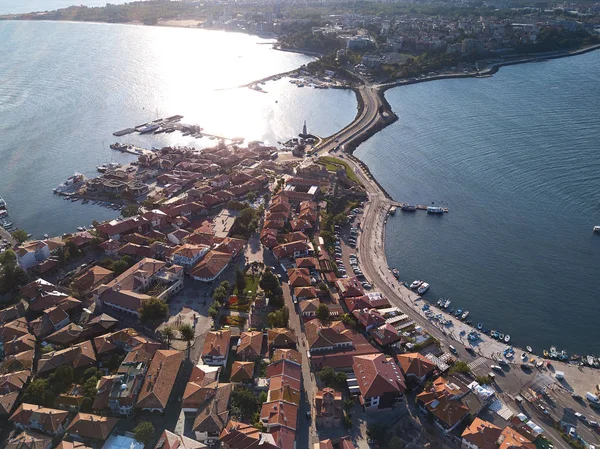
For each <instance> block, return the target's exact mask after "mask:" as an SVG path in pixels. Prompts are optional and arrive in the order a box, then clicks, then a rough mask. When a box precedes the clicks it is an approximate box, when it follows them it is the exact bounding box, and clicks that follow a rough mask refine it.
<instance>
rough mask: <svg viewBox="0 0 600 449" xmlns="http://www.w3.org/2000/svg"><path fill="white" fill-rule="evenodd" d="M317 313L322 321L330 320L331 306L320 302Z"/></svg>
mask: <svg viewBox="0 0 600 449" xmlns="http://www.w3.org/2000/svg"><path fill="white" fill-rule="evenodd" d="M315 315H316V317H317V318H318V319H320V320H321V321H325V320H328V319H329V307H327V304H319V305H318V306H317V311H316V312H315Z"/></svg>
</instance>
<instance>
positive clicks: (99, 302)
mask: <svg viewBox="0 0 600 449" xmlns="http://www.w3.org/2000/svg"><path fill="white" fill-rule="evenodd" d="M157 284H161V285H163V286H164V289H163V290H162V291H161V293H160V294H159V295H158V298H160V299H164V298H168V297H169V296H170V295H173V294H175V293H176V292H178V291H179V290H181V288H183V268H182V267H181V266H179V265H172V266H171V267H167V266H166V263H165V262H161V261H160V260H156V259H151V258H144V259H142V260H141V261H140V262H137V263H136V264H134V265H133V266H132V267H131V268H129V269H128V270H127V271H125V272H124V273H122V274H121V275H119V276H117V277H116V278H115V279H113V280H112V281H110V282H109V283H108V284H102V285H101V286H100V287H98V288H96V289H95V290H94V292H93V297H94V300H95V302H96V306H98V307H104V306H106V307H109V308H111V309H114V310H116V311H119V312H123V313H126V314H129V315H133V316H135V317H139V316H140V313H139V309H140V307H141V305H142V301H143V300H145V299H149V298H150V296H149V295H147V294H146V293H145V292H147V291H148V290H150V289H151V288H152V287H153V286H155V285H157Z"/></svg>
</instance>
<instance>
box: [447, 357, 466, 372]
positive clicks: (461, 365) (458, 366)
mask: <svg viewBox="0 0 600 449" xmlns="http://www.w3.org/2000/svg"><path fill="white" fill-rule="evenodd" d="M449 372H450V374H454V373H462V374H468V373H470V372H471V368H469V365H467V363H466V362H463V361H462V360H459V361H457V362H456V363H455V364H454V365H452V368H450V371H449Z"/></svg>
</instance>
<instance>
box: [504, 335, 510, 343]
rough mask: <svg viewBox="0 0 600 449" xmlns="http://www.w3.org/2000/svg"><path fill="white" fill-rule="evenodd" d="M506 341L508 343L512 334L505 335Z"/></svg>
mask: <svg viewBox="0 0 600 449" xmlns="http://www.w3.org/2000/svg"><path fill="white" fill-rule="evenodd" d="M504 341H505V342H506V343H508V342H509V341H510V335H508V334H506V336H505V337H504Z"/></svg>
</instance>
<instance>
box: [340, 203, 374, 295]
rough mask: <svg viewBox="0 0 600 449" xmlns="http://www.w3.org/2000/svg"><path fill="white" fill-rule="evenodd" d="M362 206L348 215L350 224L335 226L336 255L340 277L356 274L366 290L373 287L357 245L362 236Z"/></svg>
mask: <svg viewBox="0 0 600 449" xmlns="http://www.w3.org/2000/svg"><path fill="white" fill-rule="evenodd" d="M361 212H362V208H360V207H357V208H355V209H353V210H352V212H351V213H350V214H349V215H348V224H347V225H345V226H344V227H341V226H339V225H336V226H335V251H334V257H335V262H336V264H337V268H338V274H339V275H340V277H344V278H345V277H351V276H356V277H357V278H358V280H359V281H361V283H362V286H363V287H364V288H365V289H366V290H370V289H371V288H372V286H371V284H369V282H368V280H367V279H366V278H365V275H364V274H363V272H362V271H361V269H360V266H359V260H358V255H357V254H356V245H357V242H358V239H359V238H360V230H361V229H360V218H361Z"/></svg>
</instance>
